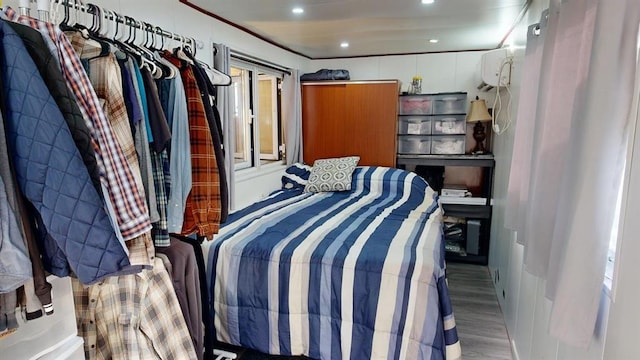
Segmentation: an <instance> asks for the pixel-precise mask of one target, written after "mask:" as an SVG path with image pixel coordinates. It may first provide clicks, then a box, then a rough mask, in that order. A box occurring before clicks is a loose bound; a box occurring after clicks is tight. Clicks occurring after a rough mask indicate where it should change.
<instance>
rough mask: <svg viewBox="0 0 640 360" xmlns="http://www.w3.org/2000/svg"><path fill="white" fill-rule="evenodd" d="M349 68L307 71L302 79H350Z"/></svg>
mask: <svg viewBox="0 0 640 360" xmlns="http://www.w3.org/2000/svg"><path fill="white" fill-rule="evenodd" d="M350 79H351V78H350V77H349V70H343V69H338V70H330V69H320V70H318V71H316V72H314V73H307V74H303V75H302V76H300V81H319V80H350Z"/></svg>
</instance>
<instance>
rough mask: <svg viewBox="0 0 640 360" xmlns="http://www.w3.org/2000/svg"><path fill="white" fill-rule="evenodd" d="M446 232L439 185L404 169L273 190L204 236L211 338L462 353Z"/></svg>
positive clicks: (352, 350) (342, 355)
mask: <svg viewBox="0 0 640 360" xmlns="http://www.w3.org/2000/svg"><path fill="white" fill-rule="evenodd" d="M442 234H443V233H442V210H441V208H440V206H439V205H438V201H437V194H436V193H435V192H434V191H433V190H432V189H431V188H429V186H428V185H427V183H426V182H425V181H424V180H423V179H422V178H420V177H419V176H417V175H415V174H414V173H411V172H407V171H404V170H399V169H391V168H384V167H359V168H357V169H356V170H355V171H354V174H353V181H352V190H351V191H345V192H324V193H305V192H304V188H303V187H301V186H299V187H294V188H292V189H283V190H281V191H277V192H275V193H273V194H271V195H270V196H269V197H267V198H266V199H264V200H263V201H260V202H258V203H255V204H253V205H251V206H249V207H247V208H245V209H242V210H240V211H237V212H235V213H233V214H231V215H230V217H229V219H228V221H227V223H226V224H225V225H224V226H223V227H222V229H221V231H220V233H219V234H218V235H217V236H216V237H215V238H214V239H213V240H212V241H210V242H209V243H208V244H207V246H208V249H207V251H208V252H207V254H208V255H207V277H208V279H207V280H208V287H209V291H210V298H211V304H210V305H211V310H212V314H213V315H212V318H211V319H209V320H210V321H211V323H212V325H213V326H214V327H215V331H216V338H217V339H218V340H219V341H222V342H226V343H229V344H234V345H239V346H243V347H248V348H252V349H255V350H258V351H261V352H264V353H270V354H280V355H305V356H308V357H311V358H314V359H445V358H447V359H455V358H458V357H459V356H460V346H459V342H458V338H457V332H456V327H455V320H454V317H453V311H452V308H451V302H450V299H449V295H448V289H447V284H446V281H445V271H444V244H443V235H442Z"/></svg>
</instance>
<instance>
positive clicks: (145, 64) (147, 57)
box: [131, 18, 162, 78]
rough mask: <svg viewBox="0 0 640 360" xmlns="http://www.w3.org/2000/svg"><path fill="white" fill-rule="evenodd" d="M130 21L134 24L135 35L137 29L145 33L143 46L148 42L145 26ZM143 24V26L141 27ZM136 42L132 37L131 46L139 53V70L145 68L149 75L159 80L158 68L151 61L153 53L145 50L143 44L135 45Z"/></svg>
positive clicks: (139, 22)
mask: <svg viewBox="0 0 640 360" xmlns="http://www.w3.org/2000/svg"><path fill="white" fill-rule="evenodd" d="M131 20H132V21H133V23H134V26H135V29H136V31H135V32H134V34H137V29H140V30H142V31H144V32H145V34H146V38H145V44H146V43H147V42H148V33H147V26H146V25H147V24H146V23H145V22H143V21H138V20H135V19H133V18H131ZM143 24H144V25H143ZM135 40H136V36H135V35H134V38H133V40H132V42H131V45H132V46H134V47H135V48H136V49H138V50H139V51H140V55H141V56H140V60H141V61H140V68H141V69H142V68H146V69H148V70H149V71H150V72H151V75H152V76H153V77H154V78H159V76H161V74H162V71H161V70H160V69H159V68H158V66H157V65H156V64H155V62H154V61H153V60H152V59H153V53H151V52H150V51H149V50H148V49H147V48H145V46H144V44H136V43H135Z"/></svg>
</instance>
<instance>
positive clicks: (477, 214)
mask: <svg viewBox="0 0 640 360" xmlns="http://www.w3.org/2000/svg"><path fill="white" fill-rule="evenodd" d="M396 161H397V164H398V166H399V167H405V168H410V167H414V166H416V165H424V166H466V167H481V168H483V169H484V176H483V180H484V181H483V184H482V196H483V197H485V198H486V199H487V201H486V204H484V205H464V204H443V205H442V208H443V210H444V214H445V215H447V216H454V217H460V218H465V219H467V220H469V219H477V220H479V221H480V223H481V226H480V239H479V251H478V254H477V255H473V254H466V255H460V254H456V253H453V252H447V253H446V259H447V261H455V262H465V263H473V264H482V265H486V264H487V263H488V260H489V238H490V233H491V228H490V227H491V213H492V205H491V198H492V192H493V175H494V168H495V160H494V158H493V155H491V154H487V155H398V156H397V160H396Z"/></svg>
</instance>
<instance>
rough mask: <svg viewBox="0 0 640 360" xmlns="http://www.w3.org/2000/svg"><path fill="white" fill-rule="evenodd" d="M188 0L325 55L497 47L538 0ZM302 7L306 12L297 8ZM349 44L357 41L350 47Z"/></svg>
mask: <svg viewBox="0 0 640 360" xmlns="http://www.w3.org/2000/svg"><path fill="white" fill-rule="evenodd" d="M180 1H181V2H183V3H186V4H188V5H191V6H193V7H196V8H200V9H201V10H204V11H205V12H209V13H210V14H212V15H213V16H215V17H217V18H219V19H222V20H223V21H226V22H229V23H232V24H233V25H235V26H238V27H241V28H244V29H245V30H248V31H249V32H252V33H254V34H256V35H258V36H259V37H262V38H264V39H265V40H267V41H270V42H272V43H275V44H277V45H278V46H281V47H284V48H287V49H289V50H292V51H293V52H296V53H299V54H301V55H304V56H307V57H309V58H312V59H320V58H341V57H354V56H368V55H387V54H408V53H427V52H444V51H464V50H486V49H493V48H496V47H498V46H499V45H501V42H502V41H503V40H504V39H505V37H506V35H508V33H509V32H510V30H511V29H512V27H513V26H514V24H515V23H516V22H517V20H518V19H519V15H520V14H521V13H522V12H523V9H525V10H526V6H527V4H528V3H530V1H531V0H435V2H434V3H433V4H422V3H421V0H232V1H229V0H188V1H187V0H180ZM294 7H301V8H303V9H304V13H302V14H294V13H293V12H292V9H293V8H294ZM431 39H437V40H438V43H435V44H434V43H430V42H429V40H431ZM342 42H348V43H349V47H348V48H342V47H341V46H340V44H341V43H342Z"/></svg>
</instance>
